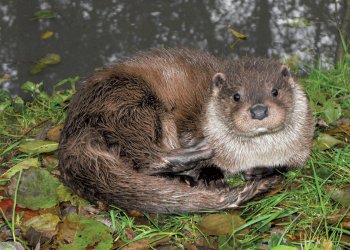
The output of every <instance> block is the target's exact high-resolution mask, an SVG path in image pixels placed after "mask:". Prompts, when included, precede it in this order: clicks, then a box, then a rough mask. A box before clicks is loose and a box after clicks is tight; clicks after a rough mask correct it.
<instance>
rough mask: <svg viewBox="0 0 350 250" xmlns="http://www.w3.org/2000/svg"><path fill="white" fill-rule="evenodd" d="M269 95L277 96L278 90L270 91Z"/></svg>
mask: <svg viewBox="0 0 350 250" xmlns="http://www.w3.org/2000/svg"><path fill="white" fill-rule="evenodd" d="M271 94H272V96H273V97H276V96H278V89H272V91H271Z"/></svg>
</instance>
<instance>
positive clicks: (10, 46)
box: [0, 0, 341, 95]
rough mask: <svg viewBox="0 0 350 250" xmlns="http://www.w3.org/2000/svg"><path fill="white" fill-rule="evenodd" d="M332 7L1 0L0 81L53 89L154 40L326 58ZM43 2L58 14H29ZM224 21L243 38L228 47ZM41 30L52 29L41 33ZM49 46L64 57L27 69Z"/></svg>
mask: <svg viewBox="0 0 350 250" xmlns="http://www.w3.org/2000/svg"><path fill="white" fill-rule="evenodd" d="M337 7H338V8H339V6H335V1H330V0H329V1H326V0H309V1H302V0H290V1H288V0H280V1H273V0H255V1H254V0H240V1H229V0H192V1H190V0H172V1H164V0H149V1H141V0H132V1H131V0H111V1H105V0H95V1H92V0H90V1H77V0H73V1H70V0H52V1H48V0H31V1H28V0H14V1H10V0H7V1H6V0H2V1H1V2H0V65H1V67H0V83H1V84H0V88H2V89H6V90H9V91H10V92H11V94H13V95H17V94H18V95H23V93H22V92H21V90H20V85H21V84H22V83H23V82H25V81H27V80H30V81H34V82H41V81H43V83H44V86H45V88H46V89H50V88H51V87H50V86H52V85H53V84H55V83H56V82H58V81H60V80H62V79H64V78H67V77H72V76H82V77H84V76H86V75H88V74H89V73H91V72H93V71H94V69H95V68H97V67H101V66H102V65H105V64H110V63H113V62H115V61H116V60H117V59H118V58H120V57H122V56H127V55H131V54H132V53H134V52H135V51H139V50H146V49H148V48H152V47H192V48H201V49H204V50H207V51H210V52H212V53H213V54H215V55H218V56H222V57H227V56H231V57H237V56H241V55H255V56H268V57H282V58H286V57H290V56H297V57H299V58H300V59H301V60H302V61H303V62H312V60H315V59H316V60H319V59H320V60H321V61H322V62H323V63H325V64H327V63H329V62H332V61H333V60H334V57H335V51H336V49H337V46H338V36H337V30H336V26H335V24H334V20H335V17H336V15H337V13H336V12H337ZM340 7H341V6H340ZM45 9H50V10H53V11H54V12H56V13H57V14H58V16H57V17H56V18H51V19H41V20H32V19H31V17H32V16H33V14H34V13H35V12H37V11H38V10H45ZM338 12H339V11H338ZM229 27H232V28H233V29H235V30H236V31H239V32H241V33H243V34H245V35H247V36H248V39H247V40H246V41H240V42H239V43H238V44H237V45H236V46H235V47H234V48H233V49H231V48H230V44H232V43H233V42H234V41H235V39H236V38H235V37H234V36H233V35H232V33H231V32H229V31H228V28H229ZM46 31H52V32H53V33H54V35H53V36H52V37H51V38H49V39H46V40H43V39H41V38H40V37H41V35H42V34H43V33H44V32H46ZM48 53H57V54H59V55H60V56H61V62H60V63H59V64H57V65H51V66H49V67H47V68H45V69H44V70H43V71H42V72H40V73H38V74H35V75H33V74H30V73H29V72H30V69H31V68H32V67H33V66H34V65H35V63H36V62H37V61H38V60H39V59H40V58H41V57H43V56H45V55H46V54H48Z"/></svg>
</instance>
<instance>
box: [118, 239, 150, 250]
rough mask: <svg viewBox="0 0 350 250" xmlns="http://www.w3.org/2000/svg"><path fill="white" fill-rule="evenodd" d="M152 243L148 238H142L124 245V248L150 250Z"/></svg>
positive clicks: (124, 249) (125, 249)
mask: <svg viewBox="0 0 350 250" xmlns="http://www.w3.org/2000/svg"><path fill="white" fill-rule="evenodd" d="M150 247H151V244H150V242H149V240H148V239H142V240H138V241H134V242H132V243H130V244H128V245H126V246H125V247H122V248H121V249H122V250H148V249H150Z"/></svg>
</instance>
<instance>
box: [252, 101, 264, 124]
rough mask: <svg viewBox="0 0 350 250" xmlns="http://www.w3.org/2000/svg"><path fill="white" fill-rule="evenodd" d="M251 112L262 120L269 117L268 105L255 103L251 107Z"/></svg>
mask: <svg viewBox="0 0 350 250" xmlns="http://www.w3.org/2000/svg"><path fill="white" fill-rule="evenodd" d="M250 114H251V116H252V118H253V119H258V120H262V119H264V118H265V117H267V107H266V106H265V105H263V104H255V105H253V106H252V107H251V108H250Z"/></svg>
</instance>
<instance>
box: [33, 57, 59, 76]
mask: <svg viewBox="0 0 350 250" xmlns="http://www.w3.org/2000/svg"><path fill="white" fill-rule="evenodd" d="M60 62H61V56H60V55H59V54H55V53H50V54H47V55H45V56H44V57H42V58H40V59H39V61H38V62H37V64H35V65H34V66H33V67H32V68H31V70H30V73H31V74H33V75H34V74H38V73H40V72H41V71H43V70H44V69H45V68H46V67H47V66H49V65H54V64H58V63H60Z"/></svg>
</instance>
